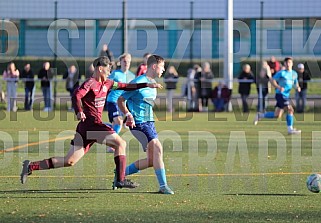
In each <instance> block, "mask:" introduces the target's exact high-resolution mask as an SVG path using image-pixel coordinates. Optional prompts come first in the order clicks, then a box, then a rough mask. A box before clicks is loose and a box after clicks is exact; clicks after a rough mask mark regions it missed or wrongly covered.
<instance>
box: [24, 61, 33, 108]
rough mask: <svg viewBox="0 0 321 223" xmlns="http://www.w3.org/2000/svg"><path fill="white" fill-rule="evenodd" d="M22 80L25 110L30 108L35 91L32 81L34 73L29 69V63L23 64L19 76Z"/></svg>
mask: <svg viewBox="0 0 321 223" xmlns="http://www.w3.org/2000/svg"><path fill="white" fill-rule="evenodd" d="M20 77H21V78H22V79H24V80H23V81H24V82H25V106H24V108H25V110H26V111H30V110H32V105H33V100H34V93H35V81H34V73H33V71H32V69H31V66H30V64H29V63H28V64H26V65H25V66H24V69H23V71H22V72H21V76H20Z"/></svg>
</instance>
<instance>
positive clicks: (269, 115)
mask: <svg viewBox="0 0 321 223" xmlns="http://www.w3.org/2000/svg"><path fill="white" fill-rule="evenodd" d="M264 118H274V112H266V113H264Z"/></svg>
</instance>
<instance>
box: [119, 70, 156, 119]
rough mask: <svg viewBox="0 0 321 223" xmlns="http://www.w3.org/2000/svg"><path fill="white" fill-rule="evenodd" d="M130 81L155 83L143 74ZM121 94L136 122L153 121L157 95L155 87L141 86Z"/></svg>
mask: <svg viewBox="0 0 321 223" xmlns="http://www.w3.org/2000/svg"><path fill="white" fill-rule="evenodd" d="M131 83H155V81H151V80H149V79H148V78H147V77H146V75H145V74H143V75H141V76H139V77H137V78H135V79H134V80H133V81H131ZM122 96H123V97H124V99H125V100H127V106H128V109H129V110H130V112H131V113H132V115H133V116H134V119H135V122H136V123H137V124H139V123H144V122H150V121H154V113H153V106H154V100H155V99H156V96H157V90H156V88H141V89H138V90H135V91H125V92H123V94H122Z"/></svg>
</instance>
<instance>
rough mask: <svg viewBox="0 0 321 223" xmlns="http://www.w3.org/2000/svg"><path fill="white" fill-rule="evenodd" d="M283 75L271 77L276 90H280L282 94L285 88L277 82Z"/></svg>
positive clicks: (277, 74)
mask: <svg viewBox="0 0 321 223" xmlns="http://www.w3.org/2000/svg"><path fill="white" fill-rule="evenodd" d="M281 75H282V73H281V72H277V73H276V74H275V75H274V76H273V77H270V82H271V84H272V86H273V87H274V88H276V89H278V90H279V91H280V92H283V91H284V88H283V87H281V86H280V85H279V84H278V82H277V80H278V79H279V78H280V77H281Z"/></svg>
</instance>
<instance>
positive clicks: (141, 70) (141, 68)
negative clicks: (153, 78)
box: [136, 63, 147, 77]
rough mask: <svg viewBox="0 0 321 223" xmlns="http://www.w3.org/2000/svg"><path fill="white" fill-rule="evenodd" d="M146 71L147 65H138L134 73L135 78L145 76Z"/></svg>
mask: <svg viewBox="0 0 321 223" xmlns="http://www.w3.org/2000/svg"><path fill="white" fill-rule="evenodd" d="M146 71H147V65H146V64H143V63H142V64H140V65H139V66H138V69H137V72H136V77H139V76H140V75H143V74H145V73H146Z"/></svg>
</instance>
